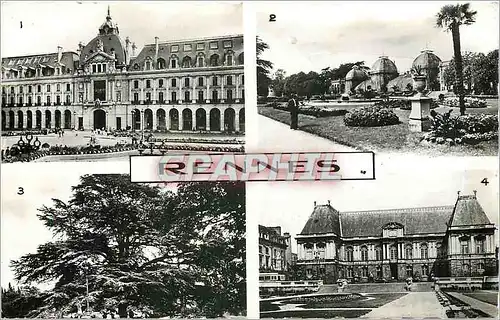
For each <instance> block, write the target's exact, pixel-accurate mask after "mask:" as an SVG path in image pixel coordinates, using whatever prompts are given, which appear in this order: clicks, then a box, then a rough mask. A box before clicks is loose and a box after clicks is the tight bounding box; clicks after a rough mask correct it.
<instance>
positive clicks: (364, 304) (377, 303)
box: [290, 293, 406, 309]
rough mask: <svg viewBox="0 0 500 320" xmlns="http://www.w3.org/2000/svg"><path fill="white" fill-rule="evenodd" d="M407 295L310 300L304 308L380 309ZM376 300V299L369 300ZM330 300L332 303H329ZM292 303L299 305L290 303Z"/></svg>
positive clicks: (388, 294)
mask: <svg viewBox="0 0 500 320" xmlns="http://www.w3.org/2000/svg"><path fill="white" fill-rule="evenodd" d="M405 295H406V293H380V294H366V295H363V297H360V298H357V299H346V300H341V301H333V299H328V297H327V296H325V297H318V298H317V299H314V298H308V299H306V300H305V301H308V300H309V301H308V302H305V303H306V304H305V305H304V306H303V308H313V309H316V308H354V309H355V308H378V307H381V306H383V305H384V304H386V303H388V302H391V301H393V300H396V299H399V298H401V297H402V296H405ZM367 298H374V299H367ZM329 300H330V301H329ZM290 303H299V302H293V301H290Z"/></svg>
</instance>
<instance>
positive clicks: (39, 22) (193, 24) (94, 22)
mask: <svg viewBox="0 0 500 320" xmlns="http://www.w3.org/2000/svg"><path fill="white" fill-rule="evenodd" d="M1 5H2V17H1V26H2V28H1V54H2V56H3V57H9V56H16V55H27V54H38V53H50V52H57V46H62V47H63V50H68V51H76V49H77V48H78V43H79V42H80V41H82V42H83V43H84V44H85V43H88V42H89V41H90V40H92V39H93V38H94V37H95V36H96V35H97V33H98V28H99V26H100V25H101V24H102V23H103V22H104V21H105V20H106V14H107V7H108V5H109V6H110V11H111V17H112V19H113V21H114V22H115V23H117V24H118V28H119V30H120V36H122V38H123V39H125V37H126V36H129V38H130V40H131V41H132V42H135V43H136V45H137V47H138V50H140V48H141V47H142V46H143V45H144V44H148V43H154V38H155V36H158V37H159V38H160V39H159V40H160V41H167V40H179V39H190V38H198V37H210V36H222V35H233V34H242V33H243V18H242V5H241V4H239V3H238V2H232V3H228V2H223V3H220V2H219V3H211V2H203V3H200V2H187V3H186V2H184V3H181V2H173V1H141V2H137V1H120V2H118V1H114V2H105V1H99V2H94V1H78V2H77V1H38V2H33V1H9V2H5V1H2V4H1ZM21 21H22V25H23V27H22V28H20V25H21V23H20V22H21ZM221 21H223V23H220V22H221ZM138 52H139V51H137V53H138Z"/></svg>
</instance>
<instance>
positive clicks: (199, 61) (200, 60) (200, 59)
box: [196, 56, 205, 67]
mask: <svg viewBox="0 0 500 320" xmlns="http://www.w3.org/2000/svg"><path fill="white" fill-rule="evenodd" d="M196 60H197V61H196V65H197V66H198V67H204V66H205V58H204V57H203V56H198V58H197V59H196Z"/></svg>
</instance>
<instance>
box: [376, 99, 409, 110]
mask: <svg viewBox="0 0 500 320" xmlns="http://www.w3.org/2000/svg"><path fill="white" fill-rule="evenodd" d="M375 106H378V107H382V108H400V109H403V110H410V109H411V102H410V100H406V99H394V100H389V101H378V102H376V103H375Z"/></svg>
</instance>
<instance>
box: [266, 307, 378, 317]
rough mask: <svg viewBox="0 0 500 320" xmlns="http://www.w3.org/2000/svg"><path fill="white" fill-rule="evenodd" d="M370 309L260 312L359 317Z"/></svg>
mask: <svg viewBox="0 0 500 320" xmlns="http://www.w3.org/2000/svg"><path fill="white" fill-rule="evenodd" d="M368 312H370V310H356V309H353V310H290V311H281V312H272V313H261V314H260V317H261V318H308V319H311V318H324V319H330V318H335V317H341V318H359V317H361V316H363V315H365V314H367V313H368Z"/></svg>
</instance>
